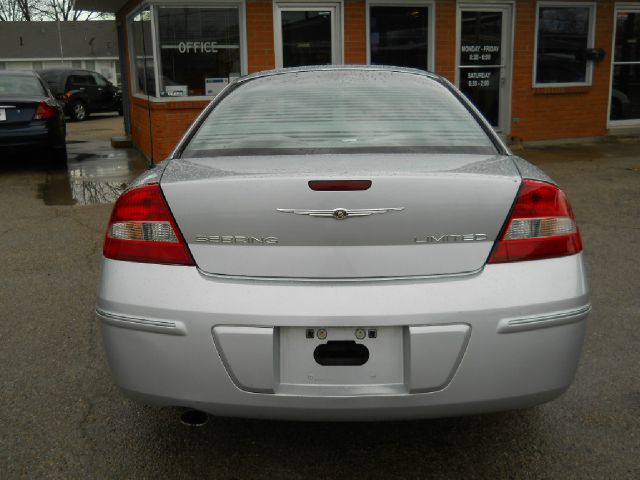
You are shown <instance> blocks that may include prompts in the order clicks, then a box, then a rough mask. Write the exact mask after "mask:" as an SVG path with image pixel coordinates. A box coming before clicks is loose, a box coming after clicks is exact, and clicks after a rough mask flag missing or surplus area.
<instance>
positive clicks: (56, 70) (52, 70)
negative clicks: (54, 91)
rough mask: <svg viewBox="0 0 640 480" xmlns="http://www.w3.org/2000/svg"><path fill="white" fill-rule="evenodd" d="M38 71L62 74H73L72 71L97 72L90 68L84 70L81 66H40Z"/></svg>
mask: <svg viewBox="0 0 640 480" xmlns="http://www.w3.org/2000/svg"><path fill="white" fill-rule="evenodd" d="M38 72H41V73H52V74H53V73H55V74H58V75H60V74H63V73H68V74H74V73H97V72H94V71H92V70H84V69H82V68H41V69H40V70H38Z"/></svg>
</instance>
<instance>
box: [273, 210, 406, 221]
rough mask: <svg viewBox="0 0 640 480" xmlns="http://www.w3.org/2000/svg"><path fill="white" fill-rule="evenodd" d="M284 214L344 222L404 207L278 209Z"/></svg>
mask: <svg viewBox="0 0 640 480" xmlns="http://www.w3.org/2000/svg"><path fill="white" fill-rule="evenodd" d="M277 210H278V211H279V212H282V213H293V214H294V215H308V216H310V217H325V218H335V219H336V220H344V219H346V218H351V217H369V216H371V215H380V214H383V213H389V212H401V211H402V210H404V207H388V208H334V209H333V210H304V209H299V208H278V209H277Z"/></svg>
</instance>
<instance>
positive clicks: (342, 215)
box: [333, 208, 349, 220]
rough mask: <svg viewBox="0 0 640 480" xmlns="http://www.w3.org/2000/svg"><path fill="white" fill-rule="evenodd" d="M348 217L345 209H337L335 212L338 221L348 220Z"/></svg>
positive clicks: (334, 215)
mask: <svg viewBox="0 0 640 480" xmlns="http://www.w3.org/2000/svg"><path fill="white" fill-rule="evenodd" d="M347 215H349V214H348V213H347V211H346V210H345V209H344V208H336V209H335V210H334V211H333V218H335V219H336V220H342V219H343V218H347Z"/></svg>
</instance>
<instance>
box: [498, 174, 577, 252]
mask: <svg viewBox="0 0 640 480" xmlns="http://www.w3.org/2000/svg"><path fill="white" fill-rule="evenodd" d="M581 250H582V240H581V239H580V232H579V231H578V225H577V224H576V219H575V216H574V214H573V210H572V209H571V205H570V204H569V200H567V197H566V195H565V194H564V192H563V191H562V190H560V189H559V188H558V187H556V186H555V185H553V184H551V183H547V182H540V181H537V180H524V182H523V184H522V186H521V188H520V191H519V192H518V198H517V200H516V202H515V204H514V206H513V208H512V209H511V213H510V215H509V219H508V221H507V223H506V226H505V228H504V230H503V232H502V235H501V237H500V238H499V240H498V241H497V242H496V244H495V246H494V248H493V252H492V253H491V256H490V257H489V262H488V263H504V262H518V261H524V260H540V259H543V258H552V257H562V256H566V255H573V254H575V253H578V252H580V251H581Z"/></svg>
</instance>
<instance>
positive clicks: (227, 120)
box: [185, 71, 496, 157]
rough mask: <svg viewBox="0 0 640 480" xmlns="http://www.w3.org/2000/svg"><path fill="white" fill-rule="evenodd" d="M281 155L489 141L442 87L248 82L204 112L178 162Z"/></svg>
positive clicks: (281, 78)
mask: <svg viewBox="0 0 640 480" xmlns="http://www.w3.org/2000/svg"><path fill="white" fill-rule="evenodd" d="M230 152H233V154H236V155H242V154H251V155H268V154H274V153H275V154H287V153H311V152H313V153H340V152H357V153H375V152H380V153H386V152H394V153H396V152H397V153H422V152H451V153H488V154H494V153H495V152H496V150H495V147H494V146H493V144H492V142H491V140H490V139H489V137H488V136H487V134H486V133H485V132H484V130H483V129H482V127H481V126H480V125H479V124H478V122H477V121H476V119H475V118H474V117H473V116H472V115H471V114H470V112H469V111H468V110H467V108H466V107H465V106H464V105H463V104H462V103H461V102H460V101H459V100H458V99H457V98H456V97H455V96H454V95H453V94H452V93H451V92H450V91H449V90H448V89H447V88H446V87H445V86H443V85H442V84H440V83H438V82H436V81H435V80H432V79H429V78H426V77H423V76H421V75H412V74H399V73H394V72H384V71H382V72H376V74H375V75H372V74H371V72H362V71H319V72H304V73H300V74H297V75H296V78H295V81H292V77H291V76H290V75H277V76H269V77H264V78H257V79H255V80H251V81H249V82H247V83H246V84H241V85H240V86H239V87H238V88H237V89H235V90H234V91H233V92H231V93H230V94H229V95H228V96H227V97H226V98H224V100H222V102H220V104H219V105H218V106H217V107H216V108H215V109H214V110H213V111H212V112H211V113H210V114H209V116H208V117H207V118H206V120H205V121H204V123H203V125H202V126H201V127H200V129H199V130H198V132H197V133H196V134H195V136H194V138H193V140H191V142H190V143H189V145H188V147H187V149H186V151H185V156H186V157H189V156H191V157H193V156H204V155H207V156H208V155H225V154H226V155H229V154H231V153H230Z"/></svg>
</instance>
